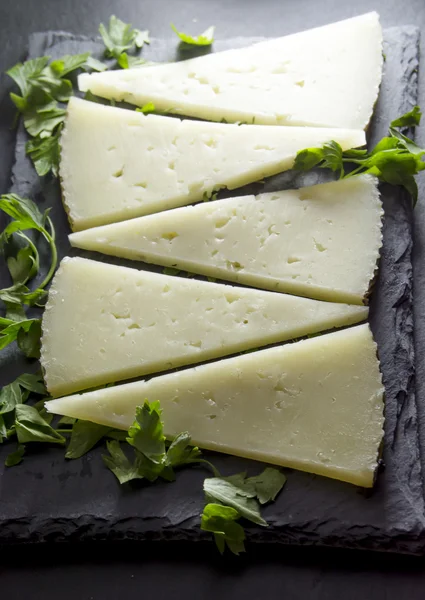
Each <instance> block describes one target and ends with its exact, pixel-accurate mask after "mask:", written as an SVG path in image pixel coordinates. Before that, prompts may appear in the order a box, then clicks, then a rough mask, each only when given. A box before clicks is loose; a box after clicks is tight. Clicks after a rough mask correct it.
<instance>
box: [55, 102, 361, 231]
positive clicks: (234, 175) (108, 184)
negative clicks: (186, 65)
mask: <svg viewBox="0 0 425 600" xmlns="http://www.w3.org/2000/svg"><path fill="white" fill-rule="evenodd" d="M330 140H335V141H336V142H338V143H340V144H341V146H342V147H343V148H344V149H347V148H352V147H356V146H361V145H363V144H364V143H365V135H364V132H363V131H361V130H356V129H324V128H323V129H322V128H309V127H277V126H276V127H268V126H254V125H242V126H238V125H227V124H224V123H205V122H200V121H188V120H186V121H180V119H177V118H172V117H161V116H157V115H144V114H142V113H140V112H139V113H138V112H136V111H132V110H124V109H121V108H114V107H111V106H102V105H99V104H96V103H94V102H87V101H84V100H80V99H78V98H71V100H70V102H69V104H68V113H67V118H66V123H65V129H64V131H63V134H62V138H61V163H60V176H61V180H62V190H63V199H64V203H65V206H66V209H67V211H68V214H69V218H70V221H71V224H72V228H73V229H74V230H81V229H86V228H88V227H93V226H96V225H102V224H105V223H111V222H116V221H122V220H124V219H129V218H133V217H137V216H142V215H145V214H149V213H154V212H159V211H161V210H166V209H169V208H174V207H177V206H183V205H185V204H190V203H191V202H197V201H200V200H202V198H203V196H204V194H205V193H207V194H210V193H211V192H212V191H213V190H215V189H217V188H220V187H228V188H230V189H233V188H236V187H239V186H242V185H244V184H246V183H250V182H252V181H256V180H259V179H262V178H263V177H266V176H268V175H274V174H275V173H278V172H280V171H284V170H286V169H289V168H291V167H292V165H293V162H294V159H295V156H296V154H297V152H298V151H299V150H302V149H304V148H306V147H310V146H322V145H323V144H324V143H325V142H329V141H330Z"/></svg>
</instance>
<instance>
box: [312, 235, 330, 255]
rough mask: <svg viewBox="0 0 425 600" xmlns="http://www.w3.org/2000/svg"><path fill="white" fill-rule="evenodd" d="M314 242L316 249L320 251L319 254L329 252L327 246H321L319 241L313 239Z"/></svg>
mask: <svg viewBox="0 0 425 600" xmlns="http://www.w3.org/2000/svg"><path fill="white" fill-rule="evenodd" d="M313 241H314V247H315V248H316V250H318V251H319V252H324V251H325V250H327V248H326V247H325V246H323V244H321V243H320V242H318V241H317V240H315V239H314V238H313Z"/></svg>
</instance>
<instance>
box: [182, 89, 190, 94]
mask: <svg viewBox="0 0 425 600" xmlns="http://www.w3.org/2000/svg"><path fill="white" fill-rule="evenodd" d="M183 94H184V95H185V96H187V95H188V94H189V90H188V89H187V88H186V89H185V90H183Z"/></svg>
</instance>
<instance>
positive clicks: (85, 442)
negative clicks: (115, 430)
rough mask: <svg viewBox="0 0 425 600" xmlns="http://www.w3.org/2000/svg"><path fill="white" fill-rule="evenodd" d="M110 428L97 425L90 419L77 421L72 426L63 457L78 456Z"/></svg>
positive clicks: (94, 443) (86, 450)
mask: <svg viewBox="0 0 425 600" xmlns="http://www.w3.org/2000/svg"><path fill="white" fill-rule="evenodd" d="M110 430H111V428H110V427H106V426H105V425H98V424H97V423H91V422H90V421H80V420H79V421H77V422H76V423H75V424H74V426H73V428H72V433H71V439H70V441H69V444H68V448H67V450H66V454H65V458H70V459H74V458H80V456H83V455H84V454H86V453H87V452H88V451H89V450H91V449H92V448H93V447H94V446H95V445H96V444H97V443H98V442H99V441H100V440H101V439H102V438H103V437H105V435H106V434H107V433H108V432H109V431H110Z"/></svg>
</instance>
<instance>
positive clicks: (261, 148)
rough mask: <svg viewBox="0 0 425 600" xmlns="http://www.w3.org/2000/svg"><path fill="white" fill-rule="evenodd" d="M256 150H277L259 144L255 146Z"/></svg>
mask: <svg viewBox="0 0 425 600" xmlns="http://www.w3.org/2000/svg"><path fill="white" fill-rule="evenodd" d="M254 150H276V148H272V146H266V145H264V144H257V145H256V146H254Z"/></svg>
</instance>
